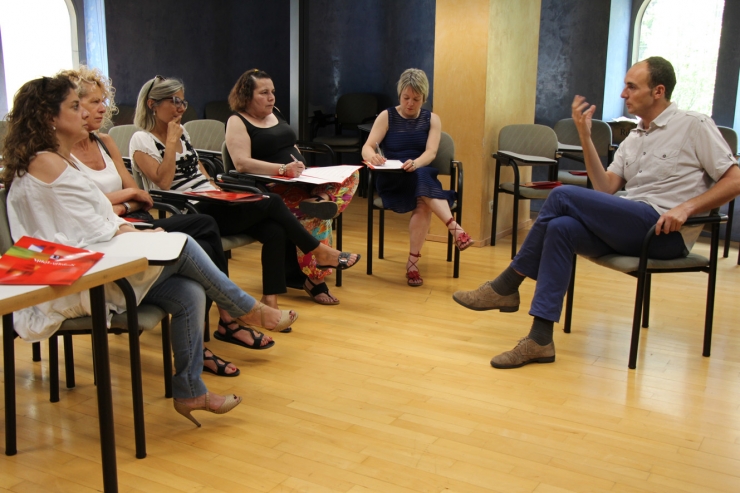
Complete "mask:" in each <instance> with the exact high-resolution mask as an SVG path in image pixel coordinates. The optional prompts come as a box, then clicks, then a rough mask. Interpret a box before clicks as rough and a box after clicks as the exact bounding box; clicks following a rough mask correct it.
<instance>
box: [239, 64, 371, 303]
mask: <svg viewBox="0 0 740 493" xmlns="http://www.w3.org/2000/svg"><path fill="white" fill-rule="evenodd" d="M274 91H275V89H274V86H273V83H272V79H271V78H270V76H269V75H267V74H266V73H265V72H262V71H260V70H250V71H247V72H245V73H244V74H243V75H242V76H241V77H240V78H239V80H238V81H237V82H236V85H235V86H234V88H233V89H232V90H231V94H230V95H229V104H230V106H231V109H232V110H233V111H234V115H233V116H232V117H231V118H229V121H228V122H227V125H226V145H227V146H228V148H229V154H230V155H231V158H232V160H233V161H234V165H235V167H236V169H237V170H238V171H241V172H247V173H252V174H259V175H267V176H285V177H288V178H292V177H297V176H300V174H301V173H302V172H303V171H304V170H305V167H306V165H305V161H304V159H303V156H302V155H301V153H300V152H299V151H298V149H297V148H296V147H295V144H296V135H295V132H294V131H293V129H292V128H291V127H290V125H288V123H287V122H286V121H285V119H284V118H283V115H282V114H281V113H280V111H279V110H278V109H277V108H275V94H274ZM358 184H359V173H358V172H357V171H355V172H354V173H353V174H352V176H350V177H349V178H348V179H347V180H345V181H344V182H343V183H332V184H327V185H318V186H314V185H309V184H304V183H298V184H286V183H273V184H270V191H271V192H273V193H277V194H278V195H280V196H281V197H282V198H283V201H284V202H285V205H287V206H288V208H289V209H290V211H291V212H292V213H293V214H294V215H295V216H296V217H297V218H298V220H299V221H300V223H301V224H302V225H303V227H304V228H305V229H306V230H307V231H308V232H309V233H311V235H312V236H313V237H314V238H316V239H317V240H319V241H320V242H321V243H323V244H326V245H330V244H331V240H332V231H331V219H333V218H334V217H336V216H337V215H339V214H340V213H341V212H342V211H343V210H344V209H345V208H346V207H347V205H349V202H350V200H352V197H353V196H354V193H355V191H356V190H357V185H358ZM297 253H298V264H299V265H300V268H301V270H302V272H303V273H304V274H305V275H306V281H305V284H304V289H305V290H306V292H307V293H308V294H309V296H311V299H313V300H314V301H315V302H316V303H319V304H321V305H336V304H338V303H339V300H338V299H337V298H335V297H334V296H332V295H331V293H329V288H328V287H327V285H326V283H325V282H324V278H325V277H326V276H327V275H328V274H329V273H330V271H326V270H321V269H319V268H317V266H316V259H315V258H314V257H313V255H311V254H310V253H309V254H306V253H304V252H302V251H301V250H300V249H298V252H297ZM357 259H359V255H357V256H355V258H353V259H351V260H349V262H350V263H349V265H353V264H354V262H355V261H356V260H357Z"/></svg>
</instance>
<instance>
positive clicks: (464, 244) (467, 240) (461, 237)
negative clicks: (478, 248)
mask: <svg viewBox="0 0 740 493" xmlns="http://www.w3.org/2000/svg"><path fill="white" fill-rule="evenodd" d="M453 222H454V223H455V226H454V227H453V228H452V230H450V223H453ZM445 226H447V230H449V231H450V233H452V236H453V237H454V238H455V246H457V249H458V250H460V251H461V252H462V251H463V250H465V249H466V248H468V247H469V246H470V245H472V244H473V239H472V238H471V237H470V235H469V234H468V233H466V232H465V231H463V229H462V228H461V227H460V225H459V224H457V222H455V218H454V217H451V218H450V220H449V221H447V223H445ZM458 230H459V231H460V234H457V231H458Z"/></svg>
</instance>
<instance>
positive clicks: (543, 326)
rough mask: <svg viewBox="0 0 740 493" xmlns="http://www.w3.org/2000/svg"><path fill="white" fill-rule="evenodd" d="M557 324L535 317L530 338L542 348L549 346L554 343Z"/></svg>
mask: <svg viewBox="0 0 740 493" xmlns="http://www.w3.org/2000/svg"><path fill="white" fill-rule="evenodd" d="M554 324H555V322H552V321H550V320H545V319H544V318H540V317H534V320H533V321H532V328H531V329H530V330H529V338H530V339H532V340H533V341H534V342H536V343H537V344H539V345H540V346H547V345H548V344H550V343H551V342H552V331H553V325H554Z"/></svg>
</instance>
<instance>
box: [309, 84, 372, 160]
mask: <svg viewBox="0 0 740 493" xmlns="http://www.w3.org/2000/svg"><path fill="white" fill-rule="evenodd" d="M377 114H378V98H377V96H376V95H375V94H370V93H350V94H343V95H341V96H340V97H339V99H338V100H337V110H336V113H335V114H334V118H333V119H329V120H328V121H326V122H324V123H322V124H327V123H334V131H335V135H331V136H319V137H316V136H314V138H313V141H314V142H320V143H322V144H327V145H328V146H329V147H331V148H332V150H333V151H334V152H335V153H336V154H344V153H359V152H360V149H362V144H363V142H361V139H360V132H359V130H358V129H357V125H359V124H361V123H366V122H368V121H372V120H373V119H374V118H375V116H376V115H377ZM316 130H318V129H317V128H316V129H314V131H316ZM345 130H348V131H350V132H351V135H345V134H344V131H345Z"/></svg>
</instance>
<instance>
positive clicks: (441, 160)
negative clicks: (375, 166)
mask: <svg viewBox="0 0 740 493" xmlns="http://www.w3.org/2000/svg"><path fill="white" fill-rule="evenodd" d="M429 166H431V167H433V168H436V169H438V170H439V174H441V175H449V176H450V190H454V191H456V192H457V200H456V201H455V203H454V204H452V207H450V209H451V210H452V213H453V215H454V216H455V221H457V224H459V225H461V226H462V206H463V165H462V162H460V161H456V160H455V142H454V141H453V140H452V137H450V135H449V134H447V133H445V132H442V136H441V138H440V141H439V148H438V149H437V156H436V157H435V158H434V161H432V162H431V164H429ZM368 171H369V179H368V189H367V196H368V209H367V259H366V260H365V263H366V264H367V274H368V275H371V274H372V273H373V222H374V221H373V211H376V210H377V211H379V213H380V223H379V229H378V258H380V259H382V258H383V255H384V252H383V242H384V237H385V211H386V210H389V209H386V207H385V206H384V205H383V199H381V198H380V197H376V196H375V195H374V193H375V190H374V186H375V185H374V182H375V180H374V175H375V173H374V172H373V171H372V170H368ZM373 197H374V198H373ZM453 244H454V238H453V237H452V234H448V235H447V261H448V262H451V261H452V248H453ZM453 265H454V266H453V274H452V277H454V278H458V277H460V250H458V248H457V246H455V262H454V264H453Z"/></svg>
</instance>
